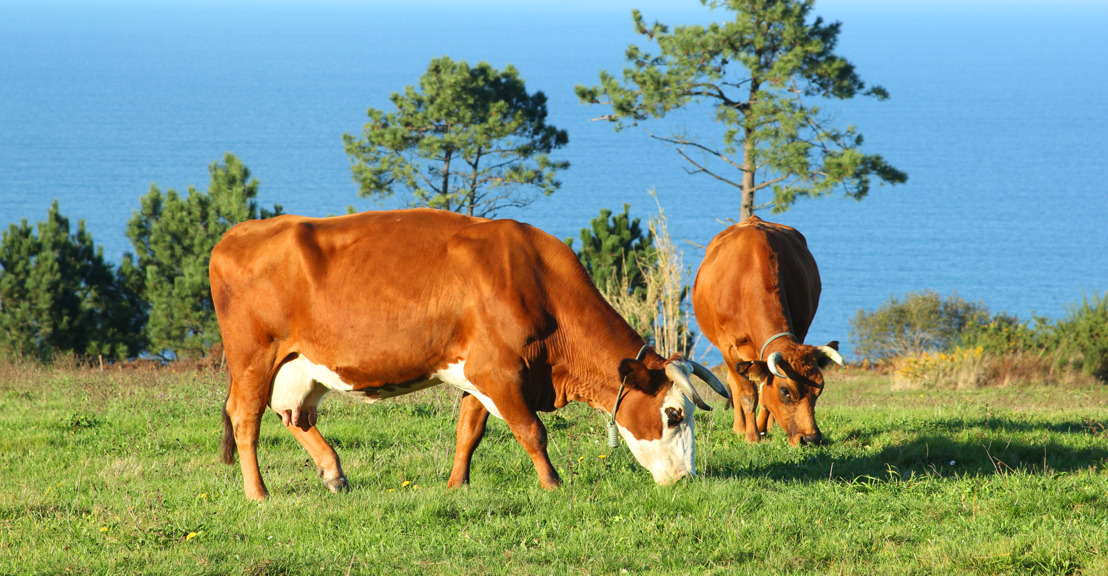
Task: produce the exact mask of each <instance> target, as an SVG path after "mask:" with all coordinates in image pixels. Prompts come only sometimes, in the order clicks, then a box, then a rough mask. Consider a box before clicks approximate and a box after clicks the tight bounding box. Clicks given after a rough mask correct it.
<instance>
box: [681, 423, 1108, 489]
mask: <svg viewBox="0 0 1108 576" xmlns="http://www.w3.org/2000/svg"><path fill="white" fill-rule="evenodd" d="M892 432H896V433H897V434H896V436H900V437H905V436H907V438H905V439H903V440H892V441H889V440H887V438H889V437H891V436H894V435H893V434H892ZM778 434H779V431H778ZM1106 438H1108V433H1106V431H1105V427H1104V425H1103V424H1102V423H1097V422H1092V421H1090V420H1081V421H1077V420H1073V421H1063V422H1055V423H1049V424H1046V423H1034V422H1025V421H1020V420H1016V419H1013V418H1005V417H1001V418H996V417H981V418H956V419H950V420H943V421H928V422H927V423H926V425H925V426H921V427H920V428H919V429H918V430H917V431H916V433H913V430H912V429H911V428H910V427H901V426H894V425H889V426H888V427H886V428H884V429H882V428H880V427H878V428H871V429H868V430H866V431H850V432H848V433H847V434H845V435H844V436H843V437H840V438H836V437H835V436H834V434H832V435H831V437H830V439H829V440H828V441H827V442H826V443H825V445H824V446H821V447H814V448H800V447H798V448H793V447H790V446H787V445H786V444H785V443H784V441H783V439H781V438H770V439H769V444H768V445H749V444H745V441H743V440H742V438H740V437H736V438H735V439H734V442H735V443H736V444H735V445H734V449H726V450H719V451H717V453H716V454H715V455H714V457H713V460H714V461H712V462H709V463H708V465H707V466H705V467H704V468H705V469H703V470H702V473H703V475H705V476H707V477H720V478H749V477H761V478H768V479H771V480H777V481H794V482H795V481H801V482H804V481H807V482H817V481H826V480H828V479H835V480H845V481H854V480H857V479H863V478H864V479H867V480H881V479H889V480H892V479H904V478H910V477H914V476H919V475H924V476H932V477H934V476H941V477H966V476H992V475H998V474H1008V473H1027V474H1043V475H1049V474H1054V473H1065V472H1072V471H1077V470H1084V469H1089V468H1097V467H1102V466H1104V465H1105V463H1106V462H1108V447H1106V446H1108V443H1106V442H1105V441H1104V440H1105V439H1106ZM740 446H741V447H740ZM853 446H857V447H858V448H857V449H854V448H852V447H853Z"/></svg>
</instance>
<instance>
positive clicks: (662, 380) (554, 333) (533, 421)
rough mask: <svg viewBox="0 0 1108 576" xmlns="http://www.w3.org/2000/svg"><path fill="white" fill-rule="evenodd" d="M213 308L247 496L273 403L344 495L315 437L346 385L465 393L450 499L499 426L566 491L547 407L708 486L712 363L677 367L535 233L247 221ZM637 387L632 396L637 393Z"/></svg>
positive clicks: (407, 222)
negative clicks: (320, 415) (698, 430)
mask: <svg viewBox="0 0 1108 576" xmlns="http://www.w3.org/2000/svg"><path fill="white" fill-rule="evenodd" d="M210 273H211V282H212V298H213V300H214V302H215V308H216V314H217V315H218V318H219V326H220V330H221V331H222V333H223V345H224V348H225V350H226V354H227V364H228V367H229V369H230V372H231V385H230V392H229V394H228V397H227V402H226V406H225V411H224V418H223V420H224V437H223V458H224V461H226V462H227V463H228V464H230V463H233V462H234V452H235V448H236V447H237V449H238V453H239V456H240V460H241V465H242V473H243V483H244V485H245V489H246V495H247V497H249V498H252V499H263V498H265V497H266V496H267V492H266V488H265V485H264V483H263V482H262V478H261V473H260V471H259V469H258V458H257V443H258V432H259V426H260V420H261V417H262V415H263V414H264V413H265V409H266V406H267V405H268V406H269V407H271V408H272V409H273V410H274V411H275V412H277V414H279V415H280V417H281V421H282V422H283V423H284V425H285V426H286V427H287V429H288V430H289V431H290V432H291V433H292V434H293V436H295V437H296V439H297V440H298V441H300V443H301V444H302V445H303V446H304V448H305V449H306V450H307V451H308V453H309V454H311V456H312V459H313V460H314V461H315V463H316V466H317V470H318V472H319V475H320V477H322V478H323V482H324V484H325V485H326V486H327V487H328V488H329V489H331V490H332V491H340V490H343V489H345V488H346V478H345V476H344V475H343V471H342V467H341V466H340V464H339V459H338V456H337V455H336V454H335V451H334V450H333V449H332V448H331V446H330V445H328V444H327V442H326V441H325V440H324V439H323V437H322V436H321V435H320V433H319V430H318V429H317V428H316V426H315V424H316V419H317V411H316V408H317V406H318V404H319V400H320V398H321V397H322V396H323V395H324V394H325V393H327V392H328V391H331V390H337V391H341V392H344V393H347V394H351V395H356V396H358V397H361V398H364V399H366V400H367V401H370V402H372V401H375V400H377V399H381V398H388V397H391V396H397V395H401V394H406V393H409V392H413V391H416V390H420V389H423V388H427V387H429V386H434V385H438V384H443V383H446V384H451V385H453V386H456V387H458V388H460V389H461V390H463V391H465V394H464V395H463V397H462V401H461V408H460V417H459V421H458V430H457V433H458V438H457V451H456V453H455V458H454V465H453V469H452V471H451V474H450V480H449V486H451V487H456V486H461V485H463V484H465V483H466V482H468V480H469V469H470V460H471V457H472V455H473V451H474V450H475V449H476V448H477V445H478V443H480V441H481V438H482V437H483V435H484V432H485V424H486V422H487V420H488V416H489V413H490V412H491V413H492V414H494V415H496V416H498V417H501V418H503V419H504V420H505V421H506V422H507V424H508V427H509V428H510V429H511V431H512V433H513V434H514V435H515V437H516V440H518V441H519V443H520V444H521V445H523V447H524V448H525V449H526V450H527V453H528V454H529V455H530V456H531V460H532V461H533V462H534V465H535V469H536V471H537V472H538V475H539V479H540V480H541V482H542V486H543V487H545V488H553V487H556V486H558V484H559V483H560V479H559V477H558V473H557V472H556V471H555V470H554V467H553V465H552V464H551V462H550V458H549V456H548V455H547V451H546V429H545V428H544V427H543V425H542V422H541V421H540V420H539V419H538V417H537V416H536V411H551V410H553V409H555V408H559V407H561V406H564V405H565V404H566V403H567V402H569V401H573V400H578V401H582V402H587V403H588V404H589V405H591V406H593V407H596V408H599V409H601V410H604V411H606V412H609V413H611V412H612V411H613V410H614V409H615V408H614V407H615V406H616V405H617V395H619V392H620V391H623V394H622V396H620V400H619V404H618V410H616V414H617V415H616V417H615V420H616V422H617V423H618V426H619V431H620V432H621V433H622V436H623V438H624V439H625V440H626V441H627V443H628V446H629V447H630V449H631V451H632V453H633V454H634V455H635V457H636V458H637V459H638V460H639V462H640V463H642V465H643V466H645V467H646V468H647V469H648V470H649V471H650V473H651V474H652V475H653V476H654V479H655V480H656V481H658V482H660V483H669V482H672V481H674V480H676V479H678V478H682V477H684V476H691V475H694V474H695V473H696V470H695V466H694V460H693V410H694V404H695V405H696V406H699V407H701V408H703V409H710V408H709V407H708V406H707V405H706V404H705V403H704V401H703V400H702V399H701V398H700V396H699V395H698V394H697V392H696V390H695V389H694V388H693V386H692V384H691V383H690V381H689V374H690V373H693V372H695V373H696V374H697V375H698V376H700V377H701V378H703V379H706V380H707V381H708V382H709V384H711V385H712V386H713V387H714V388H715V389H716V390H717V391H718V392H719V393H720V394H723V395H725V396H726V394H727V389H726V387H724V385H723V383H722V382H719V381H718V380H717V379H715V378H714V377H713V376H711V375H710V372H709V371H708V370H707V369H705V368H704V367H703V366H700V365H698V364H695V363H692V362H689V361H686V360H684V359H682V358H680V357H679V356H675V357H673V358H669V359H666V358H662V357H661V356H659V355H658V354H657V353H655V352H654V351H653V350H652V349H647V348H646V347H645V346H644V342H643V339H642V338H641V337H640V336H639V335H638V334H636V333H635V331H634V330H633V329H632V328H631V327H630V326H629V325H628V324H627V323H626V322H625V321H624V320H623V319H622V318H621V317H620V316H619V315H618V314H617V313H616V312H615V311H614V310H613V309H612V308H611V307H610V306H609V305H608V304H607V303H606V302H605V301H604V299H603V297H601V295H600V293H599V292H598V291H597V290H596V288H595V287H594V286H593V285H592V283H591V281H590V280H589V278H588V276H587V274H586V273H585V271H584V269H583V268H582V267H581V266H580V264H578V262H577V258H576V256H575V255H574V254H573V252H572V251H571V250H570V249H569V248H568V247H566V245H565V244H563V243H562V242H560V241H559V240H557V239H555V238H554V237H552V236H550V235H548V234H546V233H544V232H542V231H540V230H538V229H536V228H533V227H531V226H528V225H526V224H521V223H518V222H514V221H511V220H486V219H483V218H472V217H467V216H462V215H459V214H454V213H450V212H444V211H440V210H427V209H416V210H399V211H390V212H366V213H362V214H354V215H349V216H340V217H335V218H324V219H314V218H303V217H298V216H280V217H277V218H272V219H269V220H260V221H249V222H244V223H242V224H239V225H237V226H235V227H234V228H233V229H232V230H231V231H230V232H228V233H227V235H226V236H224V238H223V239H222V240H221V241H220V243H219V244H218V245H217V246H216V247H215V250H213V251H212V258H211V267H210ZM621 384H622V385H625V388H624V387H622V386H621Z"/></svg>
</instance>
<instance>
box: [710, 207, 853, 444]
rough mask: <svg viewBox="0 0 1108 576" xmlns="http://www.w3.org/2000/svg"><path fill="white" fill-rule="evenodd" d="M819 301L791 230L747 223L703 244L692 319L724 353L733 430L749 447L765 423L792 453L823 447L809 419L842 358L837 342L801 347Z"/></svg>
mask: <svg viewBox="0 0 1108 576" xmlns="http://www.w3.org/2000/svg"><path fill="white" fill-rule="evenodd" d="M819 294H820V281H819V269H818V268H817V267H816V261H815V259H814V258H812V253H811V252H809V251H808V243H807V241H806V240H805V239H804V236H803V235H802V234H801V233H800V232H797V231H796V230H795V229H793V228H790V227H788V226H784V225H781V224H774V223H771V222H765V221H763V220H762V219H761V218H758V217H757V216H751V217H750V218H748V219H747V220H745V221H743V222H742V223H739V224H735V225H734V226H731V227H729V228H727V229H726V230H724V231H723V232H720V233H719V234H718V235H717V236H716V237H715V238H713V239H712V242H711V243H709V244H708V250H707V252H706V253H705V255H704V261H703V262H702V263H701V264H700V270H699V271H698V272H697V275H696V281H695V283H694V284H693V311H694V313H695V314H696V322H697V324H698V325H699V326H700V329H701V330H702V331H703V332H704V336H705V337H707V338H708V340H709V341H711V342H712V344H714V345H715V346H716V347H717V348H719V350H720V352H722V353H723V358H724V361H725V362H726V363H727V381H728V383H729V384H730V386H731V391H732V397H733V398H738V399H739V404H740V405H741V407H742V409H741V410H739V407H738V406H736V408H735V424H734V430H735V433H736V434H745V435H746V439H747V440H749V441H750V442H758V440H759V439H760V437H761V435H763V434H765V433H766V430H767V428H768V427H769V426H770V425H771V424H772V421H770V420H769V419H770V418H771V417H772V418H773V419H775V420H776V421H777V423H778V424H779V425H780V426H781V428H782V429H783V430H784V431H785V433H786V434H787V435H788V437H789V443H791V444H792V445H793V446H796V445H797V444H799V443H803V444H806V445H809V444H819V443H821V442H822V441H823V434H821V433H820V430H819V426H817V425H816V415H815V407H816V399H817V398H819V396H820V394H821V393H822V392H823V369H824V368H825V367H826V366H827V365H828V364H830V363H831V362H835V363H836V364H839V365H840V366H841V365H842V363H843V358H842V356H840V355H839V352H838V347H839V343H838V342H831V343H830V344H828V345H826V346H808V345H805V344H802V342H803V341H804V336H805V335H807V333H808V327H809V326H811V324H812V318H813V317H814V316H815V314H816V307H817V306H818V305H819ZM752 381H753V382H752ZM754 382H757V384H758V387H757V389H755V386H754ZM759 401H760V403H761V406H762V411H761V412H760V413H759V414H758V418H757V422H755V418H754V409H755V407H756V406H758V404H759Z"/></svg>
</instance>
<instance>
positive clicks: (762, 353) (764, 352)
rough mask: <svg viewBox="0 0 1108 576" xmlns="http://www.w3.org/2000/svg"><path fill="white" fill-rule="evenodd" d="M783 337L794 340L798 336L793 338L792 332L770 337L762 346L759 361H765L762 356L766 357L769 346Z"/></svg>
mask: <svg viewBox="0 0 1108 576" xmlns="http://www.w3.org/2000/svg"><path fill="white" fill-rule="evenodd" d="M782 336H792V337H793V339H794V340H795V339H796V336H793V333H792V332H780V333H778V334H774V335H773V336H770V337H769V340H766V343H765V344H762V350H761V351H760V352H758V359H759V360H764V358H762V356H764V355H765V354H766V347H767V346H769V343H770V342H773V341H774V340H776V339H778V338H780V337H782Z"/></svg>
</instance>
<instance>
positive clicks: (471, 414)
mask: <svg viewBox="0 0 1108 576" xmlns="http://www.w3.org/2000/svg"><path fill="white" fill-rule="evenodd" d="M488 421H489V411H488V409H487V408H485V405H484V404H482V403H481V401H480V400H478V399H477V397H476V396H474V395H472V394H469V393H468V392H467V393H465V394H463V395H462V402H461V404H460V405H459V406H458V444H457V447H456V448H455V449H454V468H453V469H451V471H450V480H449V481H448V482H447V483H446V485H447V487H449V488H460V487H462V486H464V485H466V484H468V483H469V466H470V462H471V461H472V460H473V452H474V450H477V446H478V445H479V444H480V443H481V439H482V438H484V437H485V426H486V424H488Z"/></svg>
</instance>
